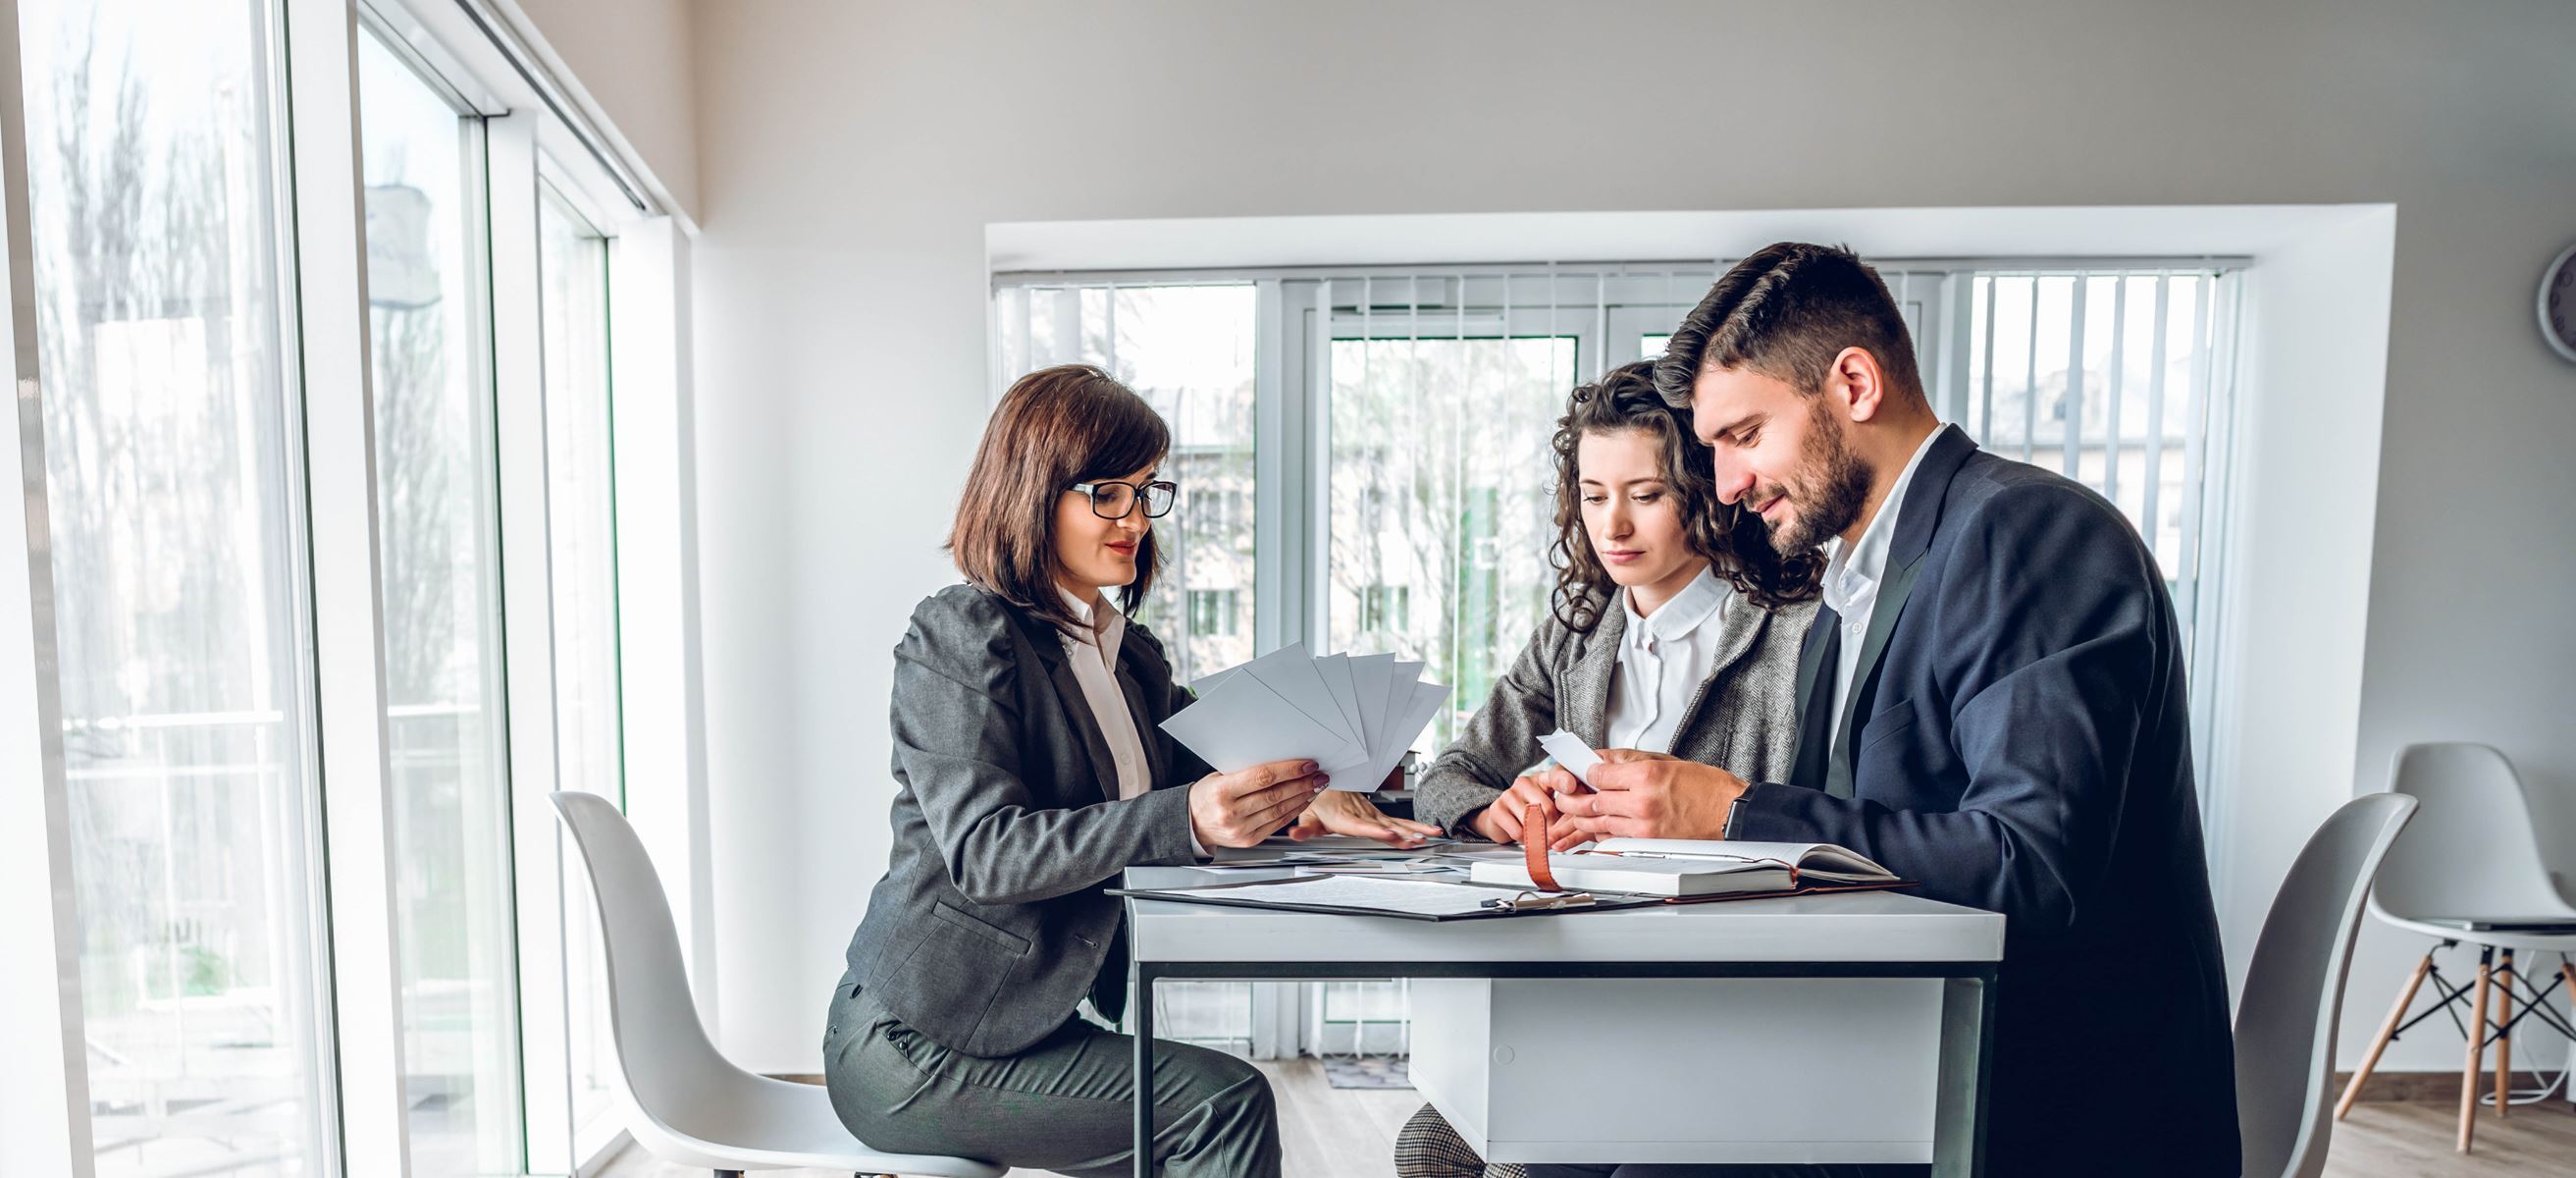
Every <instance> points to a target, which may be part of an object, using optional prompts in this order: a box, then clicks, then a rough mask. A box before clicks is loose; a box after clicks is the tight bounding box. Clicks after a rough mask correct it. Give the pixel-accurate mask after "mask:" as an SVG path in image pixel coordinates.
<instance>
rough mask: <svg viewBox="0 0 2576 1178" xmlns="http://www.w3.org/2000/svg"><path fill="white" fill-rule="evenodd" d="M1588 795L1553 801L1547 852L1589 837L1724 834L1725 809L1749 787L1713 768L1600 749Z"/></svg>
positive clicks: (1709, 836)
mask: <svg viewBox="0 0 2576 1178" xmlns="http://www.w3.org/2000/svg"><path fill="white" fill-rule="evenodd" d="M1601 760H1602V761H1603V762H1604V763H1603V764H1602V765H1601V766H1599V767H1598V768H1595V769H1594V770H1593V771H1592V789H1593V792H1591V793H1588V794H1568V795H1565V796H1563V797H1560V798H1558V799H1557V809H1558V810H1560V811H1562V812H1563V813H1564V814H1565V821H1563V822H1562V823H1559V824H1557V825H1556V826H1555V827H1554V828H1553V830H1552V833H1553V834H1554V836H1555V837H1554V838H1553V839H1552V840H1551V841H1550V844H1549V847H1548V849H1549V850H1553V851H1563V850H1567V849H1570V848H1573V847H1579V846H1581V845H1583V844H1585V843H1588V842H1591V841H1593V840H1595V839H1605V838H1640V839H1713V838H1718V837H1721V836H1722V835H1723V834H1724V833H1725V831H1726V811H1727V809H1728V807H1731V806H1733V805H1734V804H1735V799H1736V798H1737V797H1739V796H1742V794H1743V793H1744V791H1745V790H1746V789H1748V788H1750V787H1748V786H1746V785H1745V783H1744V779H1743V778H1740V777H1737V776H1736V775H1734V774H1732V773H1729V772H1727V771H1726V770H1724V769H1720V768H1718V767H1717V766H1715V765H1702V764H1699V763H1698V762H1695V761H1683V760H1676V759H1674V758H1672V757H1668V756H1665V755H1663V754H1662V753H1648V752H1640V751H1638V750H1636V749H1603V750H1601Z"/></svg>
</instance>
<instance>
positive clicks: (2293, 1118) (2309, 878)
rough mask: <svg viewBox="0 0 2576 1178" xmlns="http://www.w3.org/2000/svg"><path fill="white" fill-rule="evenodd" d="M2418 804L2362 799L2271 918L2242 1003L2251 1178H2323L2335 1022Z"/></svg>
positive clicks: (2312, 846) (2242, 1119)
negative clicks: (2364, 912) (2390, 859)
mask: <svg viewBox="0 0 2576 1178" xmlns="http://www.w3.org/2000/svg"><path fill="white" fill-rule="evenodd" d="M2414 811H2415V799H2413V798H2407V797H2400V796H2398V795H2396V794H2371V795H2369V796H2366V797H2359V798H2354V799H2353V800H2351V801H2349V802H2346V803H2344V805H2343V808H2341V809H2339V810H2336V811H2335V812H2334V814H2333V816H2332V817H2329V818H2327V819H2326V821H2325V825H2323V826H2320V827H2318V828H2317V832H2316V833H2315V834H2314V835H2311V836H2309V838H2308V845H2307V846H2306V847H2304V848H2302V849H2301V850H2300V851H2299V857H2298V859H2297V860H2296V861H2294V862H2292V863H2291V864H2290V874H2289V876H2288V878H2286V879H2284V880H2282V881H2281V890H2280V893H2279V894H2277V895H2275V896H2274V897H2273V898H2272V911H2271V913H2270V914H2269V915H2267V916H2265V917H2264V918H2263V935H2262V937H2261V939H2259V940H2257V941H2256V942H2255V943H2254V961H2253V964H2252V965H2251V966H2249V967H2248V968H2247V970H2246V972H2245V996H2244V999H2243V1000H2242V1001H2240V1002H2238V1003H2237V1007H2236V1118H2237V1128H2238V1130H2239V1132H2240V1133H2241V1134H2242V1135H2243V1138H2244V1146H2243V1151H2244V1152H2243V1157H2244V1159H2245V1168H2244V1171H2243V1173H2244V1175H2245V1178H2317V1175H2319V1174H2321V1173H2323V1172H2324V1171H2325V1166H2326V1141H2327V1139H2328V1137H2330V1136H2331V1135H2332V1133H2333V1129H2334V1122H2333V1121H2332V1120H2330V1119H2328V1118H2327V1116H2326V1108H2327V1095H2328V1093H2330V1092H2331V1091H2332V1088H2333V1084H2334V1044H2335V1024H2336V1022H2337V1020H2339V1019H2340V1018H2342V1017H2343V984H2344V974H2345V971H2346V970H2347V969H2348V968H2349V967H2350V966H2351V964H2352V942H2353V937H2354V935H2355V934H2356V933H2357V932H2359V930H2360V928H2361V905H2362V897H2363V896H2364V895H2365V894H2366V893H2367V892H2368V891H2369V888H2370V879H2371V876H2372V874H2373V873H2374V872H2376V871H2378V869H2379V862H2380V857H2381V856H2383V855H2386V854H2387V853H2388V846H2389V844H2390V843H2391V842H2392V841H2394V840H2395V839H2396V838H2397V832H2398V830H2399V828H2401V827H2403V826H2405V825H2406V820H2407V818H2408V817H2409V816H2411V815H2412V814H2413V813H2414Z"/></svg>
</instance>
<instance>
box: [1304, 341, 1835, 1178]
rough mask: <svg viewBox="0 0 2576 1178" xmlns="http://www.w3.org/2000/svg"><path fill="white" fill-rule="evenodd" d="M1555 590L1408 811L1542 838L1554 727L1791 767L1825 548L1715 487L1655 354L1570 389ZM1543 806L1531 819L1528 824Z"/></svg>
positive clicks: (1455, 829) (1562, 783)
mask: <svg viewBox="0 0 2576 1178" xmlns="http://www.w3.org/2000/svg"><path fill="white" fill-rule="evenodd" d="M1552 448H1553V449H1554V451H1555V455H1556V528H1557V536H1556V541H1555V543H1554V545H1553V550H1552V551H1551V553H1550V558H1551V560H1552V562H1553V563H1554V564H1555V565H1556V567H1557V577H1556V582H1557V583H1556V592H1555V593H1554V595H1553V598H1552V600H1551V602H1550V610H1549V615H1548V617H1547V618H1545V619H1543V620H1542V621H1541V622H1540V623H1539V626H1538V630H1537V632H1536V633H1534V634H1532V635H1531V636H1530V640H1529V645H1528V646H1526V647H1524V648H1523V649H1522V650H1521V653H1520V657H1519V658H1517V659H1515V660H1514V661H1513V663H1512V667H1511V670H1510V672H1509V673H1507V674H1505V675H1504V676H1503V677H1502V679H1501V680H1500V681H1498V682H1497V683H1495V685H1494V690H1493V694H1492V695H1490V696H1488V697H1486V700H1485V704H1484V706H1483V707H1482V708H1481V709H1479V710H1478V711H1477V712H1476V715H1475V717H1474V718H1473V719H1471V720H1469V721H1468V722H1467V727H1466V728H1465V730H1464V731H1462V732H1461V733H1460V734H1459V736H1458V738H1457V740H1456V741H1454V742H1452V743H1451V744H1450V746H1449V747H1448V748H1447V749H1445V750H1443V751H1442V752H1441V754H1440V756H1439V758H1438V759H1437V760H1435V761H1433V762H1432V763H1431V767H1430V768H1429V769H1428V770H1426V771H1425V772H1424V773H1423V776H1422V784H1421V786H1420V787H1419V792H1418V793H1417V795H1416V798H1415V801H1414V814H1415V816H1416V817H1418V818H1421V819H1423V820H1424V821H1427V822H1431V823H1434V824H1436V825H1438V826H1439V827H1441V828H1442V829H1444V830H1446V831H1448V832H1449V833H1451V834H1453V835H1455V836H1457V837H1459V838H1463V839H1483V840H1486V841H1489V842H1496V843H1516V842H1523V841H1526V840H1533V839H1535V840H1543V841H1548V842H1550V843H1551V844H1553V845H1554V846H1556V847H1558V848H1559V849H1562V848H1564V847H1567V846H1571V845H1573V844H1575V843H1579V842H1581V841H1582V840H1583V838H1584V836H1582V835H1580V834H1573V833H1563V834H1560V835H1559V836H1558V837H1555V838H1551V837H1550V833H1549V830H1548V827H1549V826H1550V825H1551V824H1553V823H1554V822H1555V820H1556V817H1557V813H1556V798H1557V795H1559V794H1563V793H1574V792H1578V791H1581V790H1582V789H1583V785H1582V783H1580V782H1578V781H1576V780H1575V779H1574V775H1573V774H1572V773H1569V772H1567V771H1565V770H1564V769H1562V768H1559V767H1557V766H1555V765H1552V764H1543V765H1541V766H1539V767H1536V768H1532V767H1530V763H1531V761H1532V760H1533V759H1535V758H1537V757H1538V756H1539V753H1538V738H1539V737H1541V736H1544V735H1546V734H1547V733H1549V732H1552V731H1554V730H1556V729H1558V728H1560V727H1561V728H1564V729H1565V730H1566V731H1568V732H1572V733H1573V734H1574V735H1576V736H1579V737H1581V738H1583V742H1584V743H1585V744H1587V745H1590V746H1591V747H1593V748H1596V749H1599V748H1625V749H1645V750H1648V751H1652V752H1663V753H1670V754H1671V755H1673V756H1676V757H1681V758H1683V759H1685V760H1692V761H1701V762H1705V763H1707V764H1711V765H1722V766H1725V767H1726V768H1728V769H1730V770H1733V771H1734V772H1735V773H1737V774H1738V775H1740V776H1742V777H1744V778H1745V779H1746V780H1750V781H1782V780H1786V779H1787V778H1788V776H1789V770H1790V767H1791V761H1792V759H1793V758H1794V757H1795V756H1796V752H1797V732H1796V711H1797V703H1796V699H1795V696H1796V693H1797V682H1798V648H1799V645H1800V644H1801V643H1802V642H1803V641H1804V640H1805V638H1806V634H1807V624H1808V623H1809V622H1810V621H1812V620H1814V618H1815V615H1816V600H1815V598H1816V584H1817V581H1818V579H1819V577H1820V576H1821V574H1822V563H1823V562H1822V561H1821V560H1819V559H1818V558H1817V557H1815V556H1813V555H1807V556H1802V557H1800V558H1798V559H1796V560H1793V561H1786V562H1784V561H1782V560H1781V559H1780V558H1779V556H1778V555H1776V554H1775V553H1773V552H1772V550H1771V545H1770V541H1769V539H1768V538H1767V534H1766V530H1765V527H1764V525H1763V523H1762V520H1761V517H1759V516H1756V515H1754V514H1752V513H1751V512H1747V511H1744V510H1741V509H1740V508H1737V507H1735V506H1732V505H1728V504H1723V503H1720V502H1718V500H1717V494H1716V488H1715V486H1714V484H1713V483H1712V481H1711V480H1712V466H1711V455H1710V453H1709V449H1708V447H1707V446H1704V445H1702V444H1700V442H1699V441H1698V439H1697V438H1695V437H1694V436H1693V435H1692V433H1691V427H1690V421H1689V414H1688V412H1687V411H1677V410H1673V409H1670V408H1667V407H1666V406H1665V404H1664V401H1663V398H1662V397H1661V396H1660V395H1658V394H1657V393H1656V392H1655V382H1654V364H1653V362H1652V361H1641V362H1638V363H1635V364H1627V365H1623V366H1621V367H1619V368H1615V369H1612V370H1611V371H1610V373H1609V374H1608V375H1606V376H1604V377H1602V379H1601V380H1600V381H1599V382H1598V383H1596V384H1588V385H1585V386H1583V387H1581V388H1578V389H1576V390H1574V394H1573V396H1572V398H1571V399H1570V401H1569V403H1568V404H1567V406H1566V413H1565V416H1564V417H1562V418H1560V419H1558V421H1557V429H1556V436H1555V438H1554V439H1553V442H1552ZM1368 804H1369V803H1368V800H1367V799H1366V798H1364V797H1359V796H1356V795H1350V794H1340V793H1337V794H1333V795H1331V796H1330V797H1328V798H1325V799H1323V800H1321V801H1318V802H1317V803H1316V805H1315V807H1314V809H1313V810H1311V811H1310V812H1309V813H1308V815H1307V816H1306V817H1304V818H1301V819H1300V822H1301V823H1316V824H1321V823H1323V822H1325V821H1326V819H1327V817H1328V816H1329V817H1330V819H1331V821H1332V822H1333V823H1334V824H1336V825H1348V824H1350V823H1352V822H1354V821H1355V819H1353V818H1352V817H1351V816H1349V815H1347V814H1338V813H1331V812H1332V811H1335V810H1340V809H1352V810H1356V809H1357V808H1359V807H1365V806H1368ZM1533 812H1535V813H1536V815H1537V824H1536V825H1530V824H1529V822H1530V817H1531V815H1532V813H1533ZM1521 1172H1522V1171H1521V1169H1520V1167H1518V1166H1494V1167H1492V1168H1491V1169H1490V1170H1489V1169H1488V1168H1487V1167H1486V1165H1485V1162H1484V1160H1483V1159H1482V1158H1479V1157H1477V1156H1476V1154H1475V1151H1473V1150H1471V1149H1469V1148H1468V1147H1467V1145H1466V1143H1465V1142H1464V1141H1462V1140H1460V1139H1459V1137H1458V1134H1457V1133H1456V1131H1454V1130H1453V1129H1451V1128H1450V1126H1449V1123H1448V1122H1447V1121H1446V1120H1443V1119H1442V1118H1441V1116H1440V1114H1439V1112H1438V1111H1437V1110H1434V1109H1433V1108H1432V1107H1431V1106H1429V1105H1424V1106H1423V1107H1422V1109H1421V1111H1420V1112H1417V1113H1415V1114H1414V1116H1413V1119H1412V1121H1410V1122H1408V1123H1407V1124H1406V1125H1405V1127H1404V1129H1403V1131H1402V1132H1401V1133H1400V1134H1398V1136H1397V1138H1396V1173H1397V1174H1398V1175H1399V1176H1401V1178H1435V1176H1436V1178H1466V1176H1471V1175H1488V1176H1489V1178H1502V1176H1503V1175H1515V1176H1517V1175H1518V1174H1520V1173H1521Z"/></svg>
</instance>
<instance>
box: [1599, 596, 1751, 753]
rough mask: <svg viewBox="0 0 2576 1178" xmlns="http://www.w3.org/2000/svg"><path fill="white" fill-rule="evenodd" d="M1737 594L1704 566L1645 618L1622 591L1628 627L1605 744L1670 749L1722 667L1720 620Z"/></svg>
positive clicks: (1622, 637)
mask: <svg viewBox="0 0 2576 1178" xmlns="http://www.w3.org/2000/svg"><path fill="white" fill-rule="evenodd" d="M1734 596H1735V589H1734V587H1733V586H1731V585H1729V584H1727V583H1726V582H1724V581H1721V580H1719V579H1718V577H1717V574H1716V573H1715V572H1712V571H1710V570H1708V569H1705V568H1703V569H1701V570H1700V572H1699V576H1697V577H1695V578H1692V580H1691V583H1690V584H1689V585H1687V586H1685V587H1684V588H1683V589H1682V591H1681V592H1680V593H1677V594H1674V595H1673V599H1672V600H1671V601H1667V602H1665V603H1664V604H1663V606H1662V608H1660V609H1657V610H1656V611H1655V612H1654V613H1653V615H1651V616H1645V617H1640V616H1639V615H1638V613H1637V606H1636V603H1635V602H1633V601H1632V600H1630V598H1629V596H1628V593H1627V591H1625V590H1622V591H1621V592H1620V594H1619V608H1621V609H1624V610H1626V611H1628V628H1627V629H1626V631H1624V632H1623V633H1621V634H1620V636H1619V674H1618V677H1617V678H1615V679H1613V680H1612V681H1611V687H1610V707H1609V710H1608V712H1607V713H1606V714H1605V715H1604V716H1603V719H1604V721H1605V723H1604V725H1603V728H1604V732H1603V737H1604V740H1603V744H1602V747H1603V748H1614V749H1643V750H1645V751H1647V752H1652V753H1661V752H1669V751H1671V749H1672V745H1673V734H1674V732H1675V731H1676V730H1678V729H1679V728H1680V727H1681V724H1682V713H1683V712H1684V711H1685V710H1687V709H1688V708H1689V707H1690V705H1691V698H1692V697H1693V696H1695V695H1697V694H1699V689H1700V685H1701V684H1704V683H1706V682H1708V677H1709V675H1710V673H1712V672H1714V671H1715V670H1716V669H1717V655H1718V636H1719V632H1720V630H1722V629H1723V628H1724V627H1723V626H1722V624H1721V623H1723V622H1724V621H1725V619H1726V606H1727V602H1728V599H1730V598H1732V597H1734Z"/></svg>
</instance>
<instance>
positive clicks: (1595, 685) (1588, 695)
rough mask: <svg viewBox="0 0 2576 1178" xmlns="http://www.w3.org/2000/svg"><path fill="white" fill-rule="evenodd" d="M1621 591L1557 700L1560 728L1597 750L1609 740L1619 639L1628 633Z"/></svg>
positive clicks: (1605, 609) (1607, 607) (1588, 639)
mask: <svg viewBox="0 0 2576 1178" xmlns="http://www.w3.org/2000/svg"><path fill="white" fill-rule="evenodd" d="M1621 592H1624V591H1623V590H1619V589H1613V590H1611V595H1610V599H1609V601H1608V603H1607V604H1606V605H1605V606H1604V607H1603V608H1602V611H1601V620H1600V622H1599V623H1597V624H1595V625H1594V626H1593V627H1592V632H1591V633H1590V634H1586V635H1584V636H1583V647H1582V649H1581V651H1580V652H1579V653H1578V654H1577V655H1576V656H1575V659H1574V666H1573V667H1572V668H1571V669H1569V670H1568V672H1567V673H1566V676H1565V692H1564V694H1563V695H1561V696H1560V697H1559V698H1558V700H1557V713H1556V723H1557V727H1560V728H1563V729H1565V730H1566V731H1568V732H1571V733H1573V734H1575V735H1576V736H1580V737H1582V738H1583V743H1585V744H1588V745H1591V746H1592V747H1594V748H1599V747H1601V742H1602V741H1605V740H1608V739H1610V735H1609V724H1608V722H1607V719H1606V718H1607V717H1608V716H1609V714H1610V683H1611V681H1612V680H1613V679H1616V678H1618V675H1619V639H1620V637H1621V636H1622V635H1624V634H1626V633H1627V632H1628V609H1627V607H1626V606H1625V605H1624V604H1622V603H1621V602H1620V600H1619V596H1618V595H1619V594H1620V593H1621Z"/></svg>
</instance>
